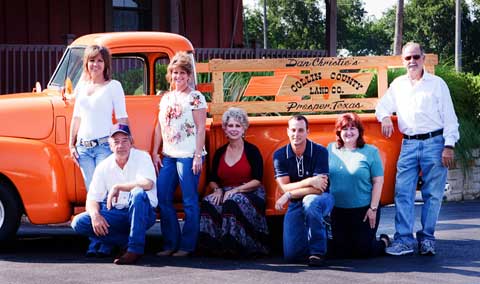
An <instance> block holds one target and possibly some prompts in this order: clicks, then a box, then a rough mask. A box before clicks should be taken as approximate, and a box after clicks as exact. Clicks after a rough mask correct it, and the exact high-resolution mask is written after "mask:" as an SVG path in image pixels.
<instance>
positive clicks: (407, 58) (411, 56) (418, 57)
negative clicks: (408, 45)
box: [403, 54, 422, 61]
mask: <svg viewBox="0 0 480 284" xmlns="http://www.w3.org/2000/svg"><path fill="white" fill-rule="evenodd" d="M420 57H422V56H421V55H420V54H415V55H408V56H405V57H404V58H403V59H405V60H406V61H410V59H412V58H413V59H415V60H418V59H420Z"/></svg>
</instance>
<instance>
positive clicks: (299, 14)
mask: <svg viewBox="0 0 480 284" xmlns="http://www.w3.org/2000/svg"><path fill="white" fill-rule="evenodd" d="M319 2H320V1H318V0H317V1H316V0H304V1H296V0H268V1H267V20H268V42H269V47H270V48H278V49H323V48H325V43H324V38H325V15H324V14H323V13H322V11H321V9H320V6H319ZM245 10H246V12H245V18H244V21H245V22H246V25H245V26H246V31H245V38H248V39H253V38H255V39H260V38H262V32H263V31H262V29H263V24H262V12H261V11H260V7H255V8H254V9H245Z"/></svg>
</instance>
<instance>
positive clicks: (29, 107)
mask: <svg viewBox="0 0 480 284" xmlns="http://www.w3.org/2000/svg"><path fill="white" fill-rule="evenodd" d="M52 129H53V105H52V102H51V98H50V97H49V96H47V95H46V94H43V93H23V94H15V95H2V96H0V136H3V137H19V138H30V139H44V138H47V137H48V136H49V135H50V133H51V132H52Z"/></svg>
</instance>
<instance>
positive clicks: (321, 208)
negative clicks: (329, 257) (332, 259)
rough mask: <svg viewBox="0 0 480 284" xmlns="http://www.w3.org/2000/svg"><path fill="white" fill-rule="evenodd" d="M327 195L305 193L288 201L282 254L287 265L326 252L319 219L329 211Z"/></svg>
mask: <svg viewBox="0 0 480 284" xmlns="http://www.w3.org/2000/svg"><path fill="white" fill-rule="evenodd" d="M334 203H335V202H334V198H333V196H332V195H331V194H330V193H323V194H321V195H317V194H309V195H306V196H305V197H303V199H302V200H301V201H300V200H292V201H291V202H290V204H289V205H288V210H287V213H286V214H285V219H284V221H283V255H284V258H285V260H287V261H289V262H297V261H304V260H305V259H306V258H307V257H308V256H309V255H312V254H321V255H325V254H326V253H327V232H326V229H325V224H324V222H323V217H325V216H328V215H329V214H330V211H332V209H333V205H334Z"/></svg>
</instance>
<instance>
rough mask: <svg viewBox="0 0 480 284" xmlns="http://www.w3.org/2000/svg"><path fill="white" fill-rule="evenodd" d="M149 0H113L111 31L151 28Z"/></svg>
mask: <svg viewBox="0 0 480 284" xmlns="http://www.w3.org/2000/svg"><path fill="white" fill-rule="evenodd" d="M151 11H152V1H151V0H113V17H112V25H113V31H115V32H119V31H150V30H152V12H151Z"/></svg>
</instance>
